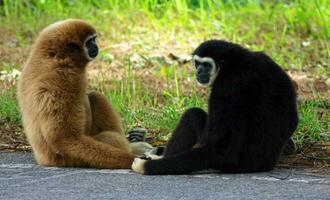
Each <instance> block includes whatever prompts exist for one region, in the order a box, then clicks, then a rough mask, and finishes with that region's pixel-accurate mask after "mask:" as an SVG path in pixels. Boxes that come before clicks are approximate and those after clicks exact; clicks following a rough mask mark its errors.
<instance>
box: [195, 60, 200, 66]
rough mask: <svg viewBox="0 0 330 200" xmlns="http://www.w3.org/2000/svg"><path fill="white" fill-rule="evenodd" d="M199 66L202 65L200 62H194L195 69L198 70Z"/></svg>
mask: <svg viewBox="0 0 330 200" xmlns="http://www.w3.org/2000/svg"><path fill="white" fill-rule="evenodd" d="M199 64H200V62H198V61H197V60H194V67H195V68H197V67H198V65H199Z"/></svg>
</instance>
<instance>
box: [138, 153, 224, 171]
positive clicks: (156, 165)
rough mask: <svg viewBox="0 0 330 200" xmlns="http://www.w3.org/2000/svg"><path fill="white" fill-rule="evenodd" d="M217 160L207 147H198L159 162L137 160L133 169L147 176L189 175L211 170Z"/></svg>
mask: <svg viewBox="0 0 330 200" xmlns="http://www.w3.org/2000/svg"><path fill="white" fill-rule="evenodd" d="M217 159H218V158H217V156H215V155H212V154H211V153H210V152H209V151H208V150H207V149H206V148H205V147H197V148H192V149H190V150H188V151H186V152H183V153H179V154H177V155H174V156H170V157H166V158H162V159H159V160H148V161H147V160H143V159H141V158H135V160H134V162H133V164H132V169H133V170H134V171H135V172H137V173H140V174H146V175H156V174H157V175H167V174H188V173H191V172H194V171H199V170H204V169H209V168H211V167H210V166H211V162H212V160H217Z"/></svg>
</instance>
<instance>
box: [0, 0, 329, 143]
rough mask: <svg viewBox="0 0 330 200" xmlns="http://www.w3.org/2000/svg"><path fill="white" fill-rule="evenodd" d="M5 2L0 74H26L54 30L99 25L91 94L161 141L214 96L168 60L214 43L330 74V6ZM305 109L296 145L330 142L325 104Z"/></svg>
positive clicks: (318, 2) (6, 108)
mask: <svg viewBox="0 0 330 200" xmlns="http://www.w3.org/2000/svg"><path fill="white" fill-rule="evenodd" d="M0 2H1V1H0ZM2 2H3V4H2V5H1V4H0V28H1V29H0V34H1V35H2V37H1V38H0V55H4V56H1V57H0V71H1V70H6V71H11V70H13V69H20V67H21V65H22V64H23V62H24V61H25V60H26V57H27V55H28V53H29V50H30V46H31V44H32V42H33V41H34V39H35V38H36V36H37V34H38V32H39V31H40V30H41V29H42V28H44V27H45V26H47V25H48V24H50V23H53V22H55V21H57V20H61V19H65V18H81V19H84V20H87V21H89V22H90V23H92V24H93V25H94V26H95V27H96V29H97V31H98V35H99V41H98V42H99V44H100V47H101V52H100V55H99V56H98V58H97V60H96V61H94V62H93V63H92V64H91V67H90V68H89V69H90V71H89V72H90V74H92V73H91V72H93V70H94V71H96V72H95V73H94V74H93V76H90V77H91V81H90V83H91V85H92V88H94V89H96V90H98V91H100V92H102V93H104V94H105V95H106V96H107V97H108V99H109V100H110V101H111V102H112V103H113V104H114V107H115V108H116V109H117V110H118V111H119V112H120V113H121V115H122V117H123V119H124V122H125V124H126V127H127V128H132V127H136V126H140V127H145V128H147V129H148V130H150V131H151V132H153V133H157V135H156V137H159V139H161V138H162V137H163V136H164V135H165V136H166V135H167V134H168V133H170V132H171V131H173V129H174V128H175V125H176V124H177V123H178V120H179V118H180V115H181V114H182V112H183V111H184V110H186V109H187V108H189V107H194V106H197V107H202V108H204V109H205V108H206V98H205V97H206V96H207V93H208V92H207V91H206V90H202V89H200V88H199V87H197V86H196V83H195V81H194V75H193V69H192V67H191V66H190V64H189V63H188V64H182V63H180V62H176V61H173V60H171V61H168V54H170V53H171V54H174V55H178V56H180V55H186V54H190V52H191V51H192V50H193V49H194V48H195V47H196V46H197V45H198V44H199V43H200V42H202V41H204V40H206V39H211V38H218V39H226V40H230V41H233V42H236V43H240V44H242V45H243V46H245V47H248V48H250V49H252V50H261V51H265V52H266V53H267V54H269V55H270V56H271V57H272V58H273V59H274V60H275V61H276V62H277V63H279V64H280V65H281V66H283V67H284V68H285V69H287V70H300V71H312V74H313V75H315V77H329V76H330V70H329V63H330V47H329V45H330V27H329V21H330V0H292V1H284V0H279V1H270V0H263V1H260V0H222V1H220V0H219V1H213V0H204V1H203V0H136V1H135V0H81V1H77V0H3V1H2ZM155 55H156V56H155ZM136 57H138V59H137V60H136V59H134V58H136ZM3 85H5V86H6V87H3ZM14 86H15V81H13V82H9V83H8V82H6V81H0V94H1V96H0V118H2V119H6V120H7V121H9V122H13V123H15V124H20V123H21V120H20V115H19V112H18V108H17V103H16V100H15V95H14V93H15V89H13V88H14ZM316 93H317V91H316ZM320 112H323V114H322V116H321V115H320ZM299 113H300V123H299V127H298V130H297V131H296V135H295V139H296V141H298V143H300V144H302V143H303V141H306V140H309V141H325V140H329V137H327V136H324V135H323V133H325V132H329V125H328V124H329V121H330V120H329V116H330V113H329V109H326V106H325V105H324V103H322V101H321V99H319V98H315V99H313V100H308V101H303V102H302V103H301V104H300V105H299Z"/></svg>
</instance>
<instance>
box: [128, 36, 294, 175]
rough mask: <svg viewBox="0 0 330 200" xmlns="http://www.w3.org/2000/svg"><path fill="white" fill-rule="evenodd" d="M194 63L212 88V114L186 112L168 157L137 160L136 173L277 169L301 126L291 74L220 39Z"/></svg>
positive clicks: (206, 45) (204, 48)
mask: <svg viewBox="0 0 330 200" xmlns="http://www.w3.org/2000/svg"><path fill="white" fill-rule="evenodd" d="M193 65H194V67H195V69H196V78H197V81H198V83H199V84H200V85H202V86H209V87H211V94H210V97H209V105H208V112H207V113H206V112H205V111H203V110H202V109H199V108H191V109H189V110H187V111H186V112H185V113H184V114H183V116H182V118H181V120H180V122H179V124H178V125H177V127H176V129H175V131H174V133H173V135H172V137H171V139H170V140H169V142H168V144H167V147H166V151H165V154H164V157H163V158H162V159H158V160H144V159H141V158H136V159H135V161H134V163H133V165H132V169H133V170H134V171H136V172H138V173H141V174H147V175H153V174H187V173H191V172H193V171H198V170H205V169H216V170H220V171H221V172H222V173H251V172H263V171H269V170H271V169H273V168H274V166H275V164H276V163H277V161H278V158H279V156H280V154H281V152H282V150H283V148H284V146H285V145H286V143H287V142H289V143H290V145H292V141H291V140H290V137H291V135H292V134H293V132H294V131H295V129H296V127H297V123H298V115H297V108H296V92H295V89H294V87H293V84H292V82H291V80H290V78H289V77H288V75H287V74H286V73H285V72H284V71H283V70H282V69H281V67H280V66H279V65H277V64H276V63H275V62H274V61H273V60H272V59H271V58H269V57H268V56H267V55H265V54H264V53H262V52H252V51H249V50H247V49H245V48H242V47H241V46H239V45H237V44H233V43H230V42H226V41H221V40H210V41H206V42H204V43H202V44H201V45H200V46H199V47H198V48H197V49H196V50H195V51H194V52H193Z"/></svg>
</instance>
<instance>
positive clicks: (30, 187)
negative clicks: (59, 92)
mask: <svg viewBox="0 0 330 200" xmlns="http://www.w3.org/2000/svg"><path fill="white" fill-rule="evenodd" d="M285 177H287V178H286V179H285V180H280V178H285ZM0 199H1V200H7V199H10V200H12V199H20V200H22V199H47V200H51V199H120V200H126V199H171V200H176V199H204V200H209V199H210V200H211V199H235V200H236V199H263V200H264V199H297V200H298V199H299V200H300V199H313V200H314V199H330V175H329V176H327V175H321V174H319V175H318V174H308V173H306V172H303V171H296V170H274V171H272V172H269V173H258V174H236V175H232V174H231V175H228V174H219V173H211V174H210V172H208V173H207V174H206V173H205V172H204V173H203V172H201V173H198V174H194V175H182V176H141V175H137V174H134V173H133V172H132V171H130V170H98V169H77V168H55V167H42V166H38V165H36V164H35V162H34V160H33V157H32V155H31V153H0Z"/></svg>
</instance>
